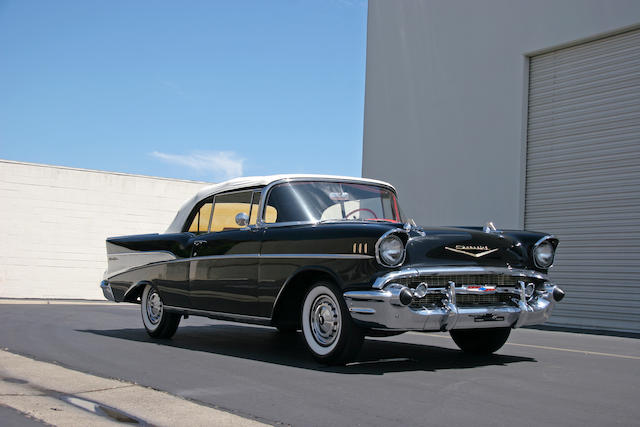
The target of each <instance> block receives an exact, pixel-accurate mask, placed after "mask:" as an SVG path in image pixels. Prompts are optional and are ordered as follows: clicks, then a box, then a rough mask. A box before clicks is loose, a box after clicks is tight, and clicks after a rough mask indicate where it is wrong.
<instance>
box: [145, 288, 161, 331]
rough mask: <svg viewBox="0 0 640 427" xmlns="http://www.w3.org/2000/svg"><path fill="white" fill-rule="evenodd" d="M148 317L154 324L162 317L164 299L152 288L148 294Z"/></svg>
mask: <svg viewBox="0 0 640 427" xmlns="http://www.w3.org/2000/svg"><path fill="white" fill-rule="evenodd" d="M147 317H148V318H149V321H150V322H151V323H152V324H154V325H155V324H157V323H158V322H159V321H160V319H161V318H162V300H161V299H160V295H158V292H157V291H155V290H152V291H151V292H149V295H147Z"/></svg>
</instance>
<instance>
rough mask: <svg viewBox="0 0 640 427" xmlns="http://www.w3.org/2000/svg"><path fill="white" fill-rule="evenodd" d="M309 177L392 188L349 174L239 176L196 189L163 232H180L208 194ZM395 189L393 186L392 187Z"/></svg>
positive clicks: (382, 183) (316, 179) (388, 185)
mask: <svg viewBox="0 0 640 427" xmlns="http://www.w3.org/2000/svg"><path fill="white" fill-rule="evenodd" d="M304 179H310V180H314V181H322V180H323V179H326V180H331V181H336V180H337V181H342V180H344V181H351V182H361V183H363V184H374V185H384V186H386V187H390V188H394V187H393V186H392V185H391V184H389V183H387V182H384V181H378V180H376V179H368V178H355V177H351V176H336V175H294V174H283V175H267V176H246V177H241V178H234V179H231V180H229V181H224V182H221V183H219V184H213V185H209V186H206V187H204V188H202V189H201V190H200V191H198V192H197V193H196V194H195V195H194V196H193V197H191V198H190V199H189V200H187V201H186V202H185V203H184V204H183V205H182V207H181V208H180V209H179V210H178V213H177V214H176V216H175V218H174V219H173V221H172V222H171V225H169V228H167V230H166V231H165V233H180V232H181V231H182V226H183V225H184V223H185V221H186V220H187V217H188V216H189V214H190V213H191V211H192V210H193V208H194V206H195V205H196V204H197V203H198V202H199V201H201V200H202V199H205V198H207V197H209V196H212V195H215V194H218V193H223V192H227V191H232V190H241V189H244V188H251V187H264V186H266V185H269V184H271V183H274V182H276V181H282V180H304ZM394 190H395V188H394Z"/></svg>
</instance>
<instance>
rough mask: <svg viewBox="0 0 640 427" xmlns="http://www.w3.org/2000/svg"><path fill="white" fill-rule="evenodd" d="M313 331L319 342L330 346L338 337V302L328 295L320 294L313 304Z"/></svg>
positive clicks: (311, 313)
mask: <svg viewBox="0 0 640 427" xmlns="http://www.w3.org/2000/svg"><path fill="white" fill-rule="evenodd" d="M310 315H311V319H309V320H310V323H311V331H312V332H313V338H314V339H315V340H316V342H317V343H318V344H320V345H321V346H324V347H328V346H330V345H331V344H333V342H334V341H335V340H336V338H338V335H339V333H340V318H339V317H338V304H337V303H336V302H335V301H334V300H333V299H332V298H331V297H329V296H328V295H320V296H319V297H317V298H316V299H315V301H314V302H313V305H312V306H311V312H310Z"/></svg>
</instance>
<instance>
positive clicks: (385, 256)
mask: <svg viewBox="0 0 640 427" xmlns="http://www.w3.org/2000/svg"><path fill="white" fill-rule="evenodd" d="M378 260H379V261H380V262H381V263H382V264H384V265H386V266H387V267H395V266H397V265H400V264H402V261H404V243H402V239H400V237H398V236H396V235H394V234H390V235H388V236H387V237H385V238H383V239H382V240H381V241H380V244H379V245H378Z"/></svg>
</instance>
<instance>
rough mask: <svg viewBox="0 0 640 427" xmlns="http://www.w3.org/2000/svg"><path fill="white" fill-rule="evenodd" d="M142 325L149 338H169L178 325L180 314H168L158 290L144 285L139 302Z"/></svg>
mask: <svg viewBox="0 0 640 427" xmlns="http://www.w3.org/2000/svg"><path fill="white" fill-rule="evenodd" d="M140 309H141V312H142V323H143V324H144V328H145V329H146V330H147V333H148V334H149V336H151V337H153V338H171V337H172V336H173V335H174V334H175V333H176V330H177V329H178V325H179V324H180V317H181V316H180V314H178V313H169V312H167V311H166V310H165V309H164V303H163V302H162V297H160V294H159V293H158V290H157V289H156V288H155V287H154V286H151V285H146V286H145V287H144V290H143V291H142V298H141V301H140Z"/></svg>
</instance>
